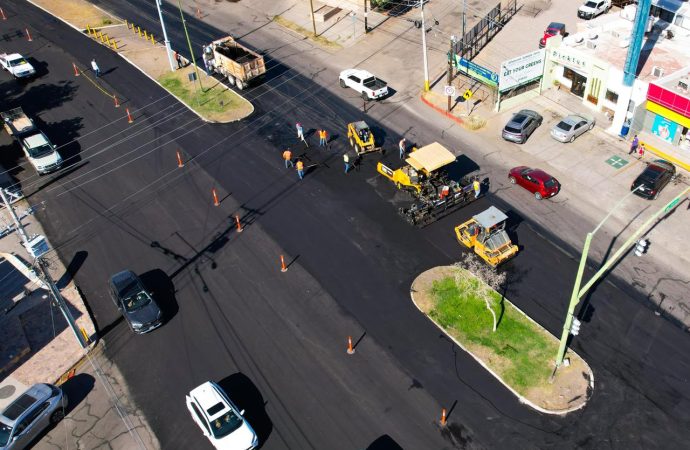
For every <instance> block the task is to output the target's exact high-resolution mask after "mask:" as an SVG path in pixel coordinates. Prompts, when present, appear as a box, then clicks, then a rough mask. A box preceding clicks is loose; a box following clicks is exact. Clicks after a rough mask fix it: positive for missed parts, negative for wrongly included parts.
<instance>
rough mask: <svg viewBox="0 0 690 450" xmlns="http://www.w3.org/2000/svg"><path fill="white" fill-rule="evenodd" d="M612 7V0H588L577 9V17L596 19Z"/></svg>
mask: <svg viewBox="0 0 690 450" xmlns="http://www.w3.org/2000/svg"><path fill="white" fill-rule="evenodd" d="M609 9H611V0H587V1H585V3H584V4H583V5H582V6H580V7H579V8H578V9H577V17H579V18H581V19H585V20H589V19H594V18H595V17H596V16H598V15H599V14H604V13H605V12H607V11H608V10H609Z"/></svg>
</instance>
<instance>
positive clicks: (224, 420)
mask: <svg viewBox="0 0 690 450" xmlns="http://www.w3.org/2000/svg"><path fill="white" fill-rule="evenodd" d="M185 400H186V403H187V409H188V410H189V413H190V414H191V415H192V419H193V420H194V422H196V424H197V425H198V426H199V428H201V431H202V432H203V433H204V436H206V437H207V438H208V439H209V440H210V441H211V444H213V446H214V447H215V448H217V449H224V450H235V449H236V450H245V449H246V450H249V449H253V448H256V447H257V446H258V445H259V438H258V437H257V436H256V433H255V432H254V429H253V428H252V427H251V425H249V423H248V422H247V421H246V420H245V419H244V417H243V416H244V410H242V411H240V410H239V409H238V408H237V406H235V404H234V403H233V402H232V401H231V400H230V398H229V397H228V395H227V394H226V393H225V391H224V390H223V389H222V388H221V387H220V386H218V385H217V384H216V383H214V382H213V381H207V382H206V383H204V384H202V385H201V386H198V387H196V388H194V389H193V390H192V391H191V392H190V393H189V395H186V396H185Z"/></svg>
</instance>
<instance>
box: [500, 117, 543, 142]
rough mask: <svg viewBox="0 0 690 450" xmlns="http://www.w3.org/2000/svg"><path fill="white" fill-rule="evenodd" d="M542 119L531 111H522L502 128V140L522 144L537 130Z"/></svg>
mask: <svg viewBox="0 0 690 450" xmlns="http://www.w3.org/2000/svg"><path fill="white" fill-rule="evenodd" d="M543 121H544V119H543V118H542V117H541V116H540V115H539V113H537V112H535V111H532V110H531V109H523V110H522V111H519V112H518V113H517V114H515V115H514V116H513V118H512V119H510V120H509V121H508V123H507V124H506V126H505V127H503V133H501V136H503V139H505V140H506V141H511V142H517V143H518V144H524V143H525V141H526V140H527V138H528V137H530V135H531V134H532V133H533V132H534V130H536V129H537V127H538V126H539V125H541V123H542V122H543Z"/></svg>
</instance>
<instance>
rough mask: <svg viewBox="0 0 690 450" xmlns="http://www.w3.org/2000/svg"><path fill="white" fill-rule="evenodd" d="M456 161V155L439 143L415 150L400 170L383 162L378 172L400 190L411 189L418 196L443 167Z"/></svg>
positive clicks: (378, 165) (379, 165) (378, 167)
mask: <svg viewBox="0 0 690 450" xmlns="http://www.w3.org/2000/svg"><path fill="white" fill-rule="evenodd" d="M454 161H455V155H453V154H452V153H451V152H450V150H448V149H447V148H445V147H444V146H443V145H441V144H439V143H438V142H434V143H433V144H429V145H426V146H424V147H422V148H420V149H414V150H413V151H412V152H410V153H409V155H408V156H407V158H406V159H405V163H406V164H405V165H404V166H403V167H401V168H399V169H395V170H394V169H391V168H390V167H388V166H386V165H385V164H383V163H382V162H379V163H378V164H377V165H376V170H377V171H378V172H379V173H380V174H381V175H383V176H384V177H386V178H389V179H390V180H391V181H392V182H393V183H395V186H396V187H397V188H398V189H402V188H410V189H412V190H414V192H416V193H417V194H419V193H421V191H422V187H423V186H424V183H425V182H427V181H429V179H431V178H432V177H434V176H435V173H436V172H437V171H438V170H439V169H441V168H442V167H444V166H446V165H448V164H450V163H452V162H454Z"/></svg>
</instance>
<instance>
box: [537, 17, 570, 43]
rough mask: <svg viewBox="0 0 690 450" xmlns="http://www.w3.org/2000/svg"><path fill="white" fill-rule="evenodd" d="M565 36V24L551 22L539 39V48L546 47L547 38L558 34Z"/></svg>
mask: <svg viewBox="0 0 690 450" xmlns="http://www.w3.org/2000/svg"><path fill="white" fill-rule="evenodd" d="M559 34H560V35H561V36H565V34H566V33H565V24H564V23H559V22H551V23H550V24H549V26H548V27H546V30H544V36H542V38H541V39H539V48H544V47H546V40H547V39H549V38H551V37H553V36H557V35H559Z"/></svg>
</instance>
